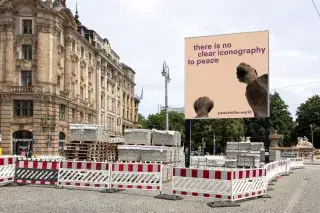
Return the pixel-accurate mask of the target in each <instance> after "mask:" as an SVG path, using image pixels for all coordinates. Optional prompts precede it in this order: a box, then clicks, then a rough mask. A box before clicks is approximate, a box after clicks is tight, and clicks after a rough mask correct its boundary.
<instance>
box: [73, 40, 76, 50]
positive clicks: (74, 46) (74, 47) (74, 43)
mask: <svg viewBox="0 0 320 213" xmlns="http://www.w3.org/2000/svg"><path fill="white" fill-rule="evenodd" d="M72 51H73V52H76V42H75V41H74V40H72Z"/></svg>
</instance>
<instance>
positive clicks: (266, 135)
mask: <svg viewBox="0 0 320 213" xmlns="http://www.w3.org/2000/svg"><path fill="white" fill-rule="evenodd" d="M269 135H270V118H269V117H266V118H264V148H265V163H266V164H267V163H269V148H270V138H269Z"/></svg>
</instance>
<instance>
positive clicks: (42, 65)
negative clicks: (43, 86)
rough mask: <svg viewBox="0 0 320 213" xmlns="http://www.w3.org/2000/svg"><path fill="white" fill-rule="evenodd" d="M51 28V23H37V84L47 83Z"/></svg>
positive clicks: (49, 67) (49, 65)
mask: <svg viewBox="0 0 320 213" xmlns="http://www.w3.org/2000/svg"><path fill="white" fill-rule="evenodd" d="M52 30H53V27H52V24H51V23H44V22H38V23H37V31H38V40H37V41H38V43H37V72H36V81H37V83H44V82H49V79H50V75H51V73H50V71H51V70H52V66H51V63H50V62H51V60H52V59H51V58H50V56H51V54H50V53H51V49H50V44H52V40H51V39H52V37H51V36H50V33H52Z"/></svg>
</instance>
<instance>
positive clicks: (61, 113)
mask: <svg viewBox="0 0 320 213" xmlns="http://www.w3.org/2000/svg"><path fill="white" fill-rule="evenodd" d="M66 108H67V106H66V105H64V104H60V105H59V120H61V121H64V120H65V119H66Z"/></svg>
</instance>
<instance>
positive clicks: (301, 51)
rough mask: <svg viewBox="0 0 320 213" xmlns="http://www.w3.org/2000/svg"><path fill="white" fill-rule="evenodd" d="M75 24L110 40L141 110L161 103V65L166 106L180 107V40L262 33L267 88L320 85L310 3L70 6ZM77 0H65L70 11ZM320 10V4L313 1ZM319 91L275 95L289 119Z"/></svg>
mask: <svg viewBox="0 0 320 213" xmlns="http://www.w3.org/2000/svg"><path fill="white" fill-rule="evenodd" d="M77 1H78V5H79V8H80V11H79V12H80V19H81V21H82V22H83V23H84V24H85V25H86V26H87V27H88V28H92V29H94V30H96V31H97V32H98V33H99V34H100V35H101V36H102V37H106V38H108V39H109V40H110V42H111V45H112V47H113V48H114V49H115V51H116V52H117V53H118V54H119V55H120V57H121V59H122V61H123V62H125V63H127V64H128V65H130V66H131V67H133V68H134V69H135V70H136V72H137V76H136V81H137V87H136V92H137V93H138V94H140V91H141V88H142V87H143V86H144V100H142V103H141V107H140V111H141V112H142V113H143V114H145V115H147V114H149V113H155V112H157V109H158V104H163V103H164V79H163V77H162V76H161V69H162V62H163V61H164V60H165V61H166V62H167V64H168V65H169V67H170V74H171V77H172V81H171V82H170V84H169V104H171V105H174V106H178V105H181V106H183V105H184V103H183V102H184V38H185V37H190V36H200V35H213V34H221V33H233V32H245V31H253V30H265V29H267V30H269V32H270V85H271V88H280V87H286V86H291V85H294V84H300V83H305V82H311V81H316V80H320V72H319V70H318V69H319V67H320V62H319V61H318V59H319V56H320V53H319V47H318V43H319V37H320V27H318V26H319V24H320V18H319V17H318V15H317V13H316V11H315V10H314V8H313V5H312V2H306V1H300V0H283V1H278V0H269V1H255V0H242V1H239V0H229V1H225V0H215V1H212V0H199V1H197V2H196V3H195V1H194V0H174V1H172V0H109V1H105V0H90V1H88V0H77ZM75 2H76V0H68V6H69V7H71V8H73V9H72V11H74V8H75V4H76V3H75ZM315 2H316V4H317V5H319V7H320V0H316V1H315ZM319 91H320V84H313V85H305V86H301V87H296V88H290V89H283V90H279V93H280V95H281V96H282V98H283V99H284V100H285V101H286V102H287V103H288V104H289V105H290V104H291V105H290V111H291V112H292V113H293V114H294V113H295V109H296V107H297V106H298V105H299V104H300V103H301V102H303V101H305V100H307V99H308V97H309V96H312V95H313V94H317V93H319Z"/></svg>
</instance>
